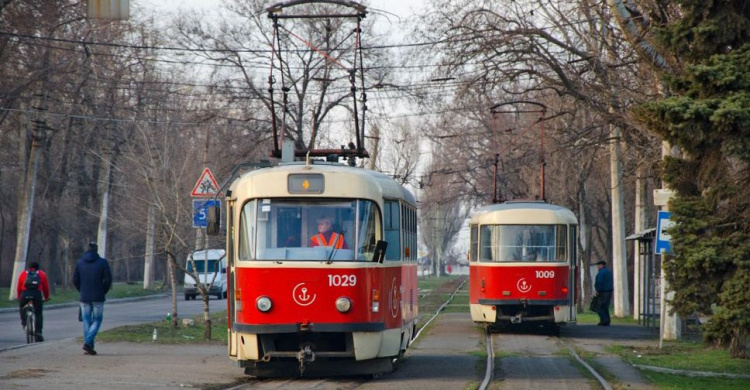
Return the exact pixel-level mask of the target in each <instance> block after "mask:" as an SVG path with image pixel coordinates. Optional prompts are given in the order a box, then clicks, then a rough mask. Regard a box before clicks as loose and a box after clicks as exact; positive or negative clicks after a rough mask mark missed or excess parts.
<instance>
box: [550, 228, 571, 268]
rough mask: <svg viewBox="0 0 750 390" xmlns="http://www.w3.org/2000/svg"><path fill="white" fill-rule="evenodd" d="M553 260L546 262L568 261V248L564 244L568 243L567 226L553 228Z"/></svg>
mask: <svg viewBox="0 0 750 390" xmlns="http://www.w3.org/2000/svg"><path fill="white" fill-rule="evenodd" d="M554 240H555V241H554V244H555V258H554V259H549V260H548V261H568V248H567V245H566V243H567V242H568V226H567V225H557V226H555V238H554Z"/></svg>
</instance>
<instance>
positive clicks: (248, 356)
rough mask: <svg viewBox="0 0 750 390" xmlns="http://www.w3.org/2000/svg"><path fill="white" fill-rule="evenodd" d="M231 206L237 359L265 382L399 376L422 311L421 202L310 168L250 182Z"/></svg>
mask: <svg viewBox="0 0 750 390" xmlns="http://www.w3.org/2000/svg"><path fill="white" fill-rule="evenodd" d="M226 201H227V202H226V203H227V206H226V208H227V213H226V214H227V215H226V227H227V248H226V252H227V259H228V272H229V283H230V287H229V288H228V291H229V296H228V303H227V304H228V315H227V316H228V331H229V341H228V344H229V345H228V350H229V357H230V358H231V359H232V360H235V361H237V363H238V364H239V366H241V367H245V372H246V373H247V374H250V375H256V376H272V375H276V373H281V374H282V375H289V374H292V373H296V371H293V370H296V369H297V368H299V370H300V372H299V373H300V374H301V373H302V372H303V371H305V370H306V369H307V370H310V371H306V372H307V373H308V374H310V373H315V372H320V373H327V372H331V373H335V374H361V373H377V372H385V371H390V370H391V369H392V364H393V362H394V358H397V357H399V356H401V355H402V354H403V353H404V351H405V350H406V348H407V347H408V345H409V343H410V341H411V339H412V337H413V336H414V334H415V327H416V321H417V314H418V309H417V266H416V255H417V250H416V249H417V214H416V203H415V199H414V197H413V195H412V194H411V193H410V192H409V191H407V190H406V189H405V188H403V187H402V186H401V185H399V184H398V183H396V182H395V181H394V180H393V179H391V178H390V177H388V176H386V175H384V174H381V173H378V172H374V171H369V170H365V169H360V168H353V167H348V166H345V165H341V164H332V163H324V162H320V163H318V162H314V163H312V164H309V163H307V164H306V163H302V162H300V163H287V164H282V165H279V166H275V167H271V168H262V169H257V170H254V171H250V172H247V173H244V174H242V175H241V176H240V177H238V178H237V179H236V180H235V181H234V182H233V183H232V184H231V186H230V188H229V191H227V197H226ZM386 243H387V244H386ZM331 367H333V371H331ZM290 369H291V370H290ZM316 370H320V371H316Z"/></svg>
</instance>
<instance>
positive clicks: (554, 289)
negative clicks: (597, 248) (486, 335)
mask: <svg viewBox="0 0 750 390" xmlns="http://www.w3.org/2000/svg"><path fill="white" fill-rule="evenodd" d="M574 287H575V272H574V268H571V267H570V265H569V264H568V263H557V264H550V263H547V264H543V265H542V264H539V263H531V264H523V263H472V264H471V266H470V293H469V304H470V308H471V317H472V320H474V322H477V323H483V324H486V325H488V326H494V327H498V328H499V327H504V326H507V325H510V324H527V323H531V324H541V325H550V326H554V329H556V328H557V326H559V325H561V324H565V323H569V322H574V321H575V318H576V308H575V298H574V297H575V292H574Z"/></svg>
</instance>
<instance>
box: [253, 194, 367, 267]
mask: <svg viewBox="0 0 750 390" xmlns="http://www.w3.org/2000/svg"><path fill="white" fill-rule="evenodd" d="M379 221H380V213H379V212H378V207H377V205H376V204H375V203H374V202H371V201H369V200H309V199H299V198H287V199H257V200H252V201H250V202H248V203H245V205H244V206H243V208H242V215H241V218H240V226H239V233H240V237H239V258H240V260H274V261H283V260H294V261H305V260H310V261H371V260H372V258H373V252H374V250H375V243H376V242H377V239H378V237H376V230H377V228H378V226H379Z"/></svg>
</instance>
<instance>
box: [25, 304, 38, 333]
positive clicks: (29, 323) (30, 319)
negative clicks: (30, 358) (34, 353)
mask: <svg viewBox="0 0 750 390" xmlns="http://www.w3.org/2000/svg"><path fill="white" fill-rule="evenodd" d="M23 312H24V316H25V317H26V344H32V343H35V342H36V312H35V311H34V301H31V300H30V301H28V302H26V304H25V305H24V306H23Z"/></svg>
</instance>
